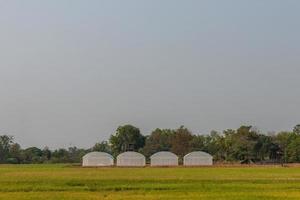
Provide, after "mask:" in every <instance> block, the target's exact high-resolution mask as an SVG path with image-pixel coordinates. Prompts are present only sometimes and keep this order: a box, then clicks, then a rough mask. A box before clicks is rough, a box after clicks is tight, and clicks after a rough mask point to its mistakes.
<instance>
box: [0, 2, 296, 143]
mask: <svg viewBox="0 0 300 200" xmlns="http://www.w3.org/2000/svg"><path fill="white" fill-rule="evenodd" d="M299 10H300V1H298V0H286V1H282V0H248V1H246V0H235V1H232V0H227V1H222V0H219V1H214V0H207V1H200V0H194V1H193V0H189V1H179V0H178V1H175V0H164V1H159V0H154V1H144V0H128V1H124V0H119V1H117V0H116V1H111V0H107V1H101V0H97V1H96V0H95V1H93V0H89V1H83V0H82V1H76V0H72V1H67V0H51V1H40V0H26V1H23V0H19V1H16V0H9V1H4V0H3V1H0V92H1V96H0V133H2V134H10V135H14V136H15V138H16V141H17V142H19V143H20V144H22V146H24V147H27V146H32V145H35V146H39V147H43V146H45V145H48V146H50V147H52V148H56V147H68V146H69V145H77V146H79V147H90V146H92V145H93V144H94V143H95V142H97V141H101V140H103V139H107V138H108V137H109V135H110V134H111V133H113V132H114V131H115V129H116V128H117V126H118V125H122V124H127V123H130V124H133V125H135V126H138V127H139V128H140V129H141V130H142V132H143V133H144V134H148V133H149V132H150V131H151V130H153V129H154V128H156V127H160V128H177V127H179V126H180V125H185V126H186V127H188V128H190V129H191V130H192V131H193V132H194V133H208V132H209V131H210V130H212V129H215V130H220V131H221V130H223V129H226V128H237V127H238V126H239V125H241V124H251V125H255V126H257V127H258V128H260V129H261V130H264V131H279V130H290V129H292V127H293V126H294V125H296V124H297V123H299V122H300V109H299V108H300V78H299V77H300V12H299Z"/></svg>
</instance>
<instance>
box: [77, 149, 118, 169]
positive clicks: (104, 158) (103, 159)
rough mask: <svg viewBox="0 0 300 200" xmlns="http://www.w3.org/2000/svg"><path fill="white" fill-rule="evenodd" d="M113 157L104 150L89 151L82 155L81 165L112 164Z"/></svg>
mask: <svg viewBox="0 0 300 200" xmlns="http://www.w3.org/2000/svg"><path fill="white" fill-rule="evenodd" d="M112 165H114V158H113V156H112V155H110V154H108V153H105V152H96V151H95V152H90V153H88V154H86V155H85V156H83V157H82V166H83V167H98V166H112Z"/></svg>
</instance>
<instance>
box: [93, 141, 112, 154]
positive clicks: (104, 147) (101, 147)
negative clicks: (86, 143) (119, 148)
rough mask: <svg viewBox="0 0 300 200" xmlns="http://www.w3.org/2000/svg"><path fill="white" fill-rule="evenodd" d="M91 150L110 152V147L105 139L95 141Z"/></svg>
mask: <svg viewBox="0 0 300 200" xmlns="http://www.w3.org/2000/svg"><path fill="white" fill-rule="evenodd" d="M92 151H100V152H106V153H111V147H110V146H109V144H108V142H106V141H102V142H97V143H96V144H95V145H94V146H93V147H92Z"/></svg>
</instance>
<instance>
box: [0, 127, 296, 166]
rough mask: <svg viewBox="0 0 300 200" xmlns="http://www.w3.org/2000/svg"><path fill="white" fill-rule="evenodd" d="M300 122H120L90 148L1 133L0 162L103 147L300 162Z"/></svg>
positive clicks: (68, 155)
mask: <svg viewBox="0 0 300 200" xmlns="http://www.w3.org/2000/svg"><path fill="white" fill-rule="evenodd" d="M299 130H300V125H297V126H295V127H294V129H293V131H291V132H279V133H276V134H275V133H273V134H263V133H261V132H260V131H258V130H256V129H254V128H253V127H251V126H241V127H240V128H238V129H237V130H233V129H227V130H224V131H223V132H222V133H218V132H216V131H212V132H211V133H210V134H207V135H195V134H192V133H191V131H189V130H188V129H187V128H185V127H183V126H181V127H179V128H178V129H175V130H172V129H158V128H157V129H155V130H154V131H152V133H151V134H150V135H147V136H143V135H142V134H141V133H140V130H139V129H138V128H137V127H134V126H132V125H125V126H120V127H118V129H117V130H116V133H114V134H113V135H111V137H110V139H109V141H102V142H99V143H96V144H95V145H94V146H93V147H92V148H89V149H80V148H77V147H70V148H68V149H56V150H50V149H49V148H47V147H45V148H43V149H39V148H37V147H30V148H26V149H22V148H21V146H20V145H19V144H18V143H15V142H14V138H13V137H11V136H7V135H2V136H0V163H12V164H18V163H79V162H81V158H82V156H83V155H84V154H86V153H88V152H91V151H103V152H108V153H111V154H113V155H115V156H116V155H118V154H119V153H121V152H124V151H139V152H141V153H143V154H144V155H145V156H146V157H147V158H149V157H150V156H151V155H152V154H153V153H155V152H158V151H171V152H174V153H175V154H177V155H178V156H179V157H180V158H182V157H183V156H184V155H185V154H187V153H189V152H191V151H200V150H201V151H205V152H208V153H210V154H212V155H213V156H214V161H215V162H240V163H295V162H300V131H299Z"/></svg>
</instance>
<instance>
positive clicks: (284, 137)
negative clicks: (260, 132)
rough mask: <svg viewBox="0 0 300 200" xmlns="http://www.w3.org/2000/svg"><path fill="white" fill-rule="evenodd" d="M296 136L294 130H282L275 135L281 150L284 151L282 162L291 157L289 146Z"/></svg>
mask: <svg viewBox="0 0 300 200" xmlns="http://www.w3.org/2000/svg"><path fill="white" fill-rule="evenodd" d="M295 138H296V134H295V133H293V132H280V133H278V134H277V136H276V137H275V143H276V144H278V146H279V148H280V151H281V152H282V162H284V163H287V162H288V161H289V160H290V159H289V155H288V146H289V144H290V143H291V142H292V141H293V140H294V139H295Z"/></svg>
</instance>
